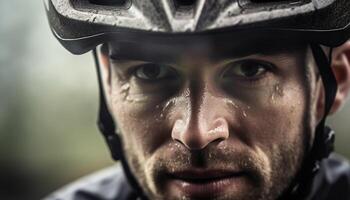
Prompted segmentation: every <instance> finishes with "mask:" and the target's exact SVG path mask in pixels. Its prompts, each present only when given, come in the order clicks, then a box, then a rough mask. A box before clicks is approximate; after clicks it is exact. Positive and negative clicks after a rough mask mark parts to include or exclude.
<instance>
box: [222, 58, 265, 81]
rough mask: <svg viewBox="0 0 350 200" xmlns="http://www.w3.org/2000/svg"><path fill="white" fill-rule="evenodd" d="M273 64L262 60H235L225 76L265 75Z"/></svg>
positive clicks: (251, 77) (249, 77) (247, 76)
mask: <svg viewBox="0 0 350 200" xmlns="http://www.w3.org/2000/svg"><path fill="white" fill-rule="evenodd" d="M270 68H271V65H270V64H268V63H265V62H262V61H255V60H244V61H238V62H233V63H230V64H229V65H228V69H227V70H226V71H225V72H224V75H223V77H232V76H236V77H240V78H248V79H254V78H258V77H260V76H262V75H264V74H265V73H266V72H267V71H268V70H269V69H270Z"/></svg>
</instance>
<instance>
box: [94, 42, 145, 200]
mask: <svg viewBox="0 0 350 200" xmlns="http://www.w3.org/2000/svg"><path fill="white" fill-rule="evenodd" d="M92 53H93V56H94V60H95V66H96V71H97V79H98V87H99V88H98V89H99V91H100V99H99V100H100V105H99V113H98V119H97V125H98V128H99V130H100V132H101V133H102V135H103V136H104V138H105V140H106V143H107V145H108V147H109V150H110V152H111V155H112V158H113V160H115V161H120V162H121V164H122V166H123V169H124V172H125V175H126V178H127V180H128V182H129V184H130V186H131V187H132V189H133V190H134V193H133V194H132V196H131V197H130V199H137V198H138V199H142V200H147V198H146V196H145V195H144V193H143V190H142V188H141V187H140V185H139V184H138V182H137V181H136V179H135V177H134V175H133V174H132V172H131V171H130V168H129V165H128V163H127V160H126V159H125V156H124V153H123V145H122V141H121V138H120V137H119V133H116V131H115V130H116V125H115V123H114V120H113V117H112V116H111V114H110V112H109V110H108V108H107V104H106V99H105V94H104V90H103V84H102V76H101V70H100V64H99V60H98V57H97V52H96V49H94V50H93V52H92Z"/></svg>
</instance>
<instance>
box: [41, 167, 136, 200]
mask: <svg viewBox="0 0 350 200" xmlns="http://www.w3.org/2000/svg"><path fill="white" fill-rule="evenodd" d="M130 194H131V187H130V186H129V184H128V182H127V180H126V178H125V176H124V172H123V169H122V167H121V166H120V165H115V166H112V167H109V168H106V169H103V170H101V171H99V172H96V173H94V174H91V175H88V176H86V177H83V178H81V179H79V180H77V181H75V182H73V183H71V184H69V185H67V186H65V187H63V188H62V189H60V190H58V191H56V192H54V193H53V194H51V195H50V196H48V197H46V198H44V199H43V200H77V199H79V200H112V199H113V200H114V199H120V200H123V199H128V198H127V197H128V196H129V195H130Z"/></svg>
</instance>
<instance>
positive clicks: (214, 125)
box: [172, 89, 229, 150]
mask: <svg viewBox="0 0 350 200" xmlns="http://www.w3.org/2000/svg"><path fill="white" fill-rule="evenodd" d="M194 93H195V94H194ZM187 96H188V101H189V102H188V105H190V106H188V107H187V109H182V110H181V111H180V112H181V115H180V116H181V117H179V118H178V119H176V121H175V122H174V125H173V128H172V139H173V140H175V141H178V142H180V143H182V144H183V145H184V146H185V147H187V148H188V149H190V150H200V149H204V148H205V147H207V146H208V145H209V144H211V143H214V142H218V141H222V140H226V139H227V138H228V137H229V124H228V122H227V120H226V118H225V116H224V113H225V109H224V106H223V104H222V102H220V98H217V97H214V96H213V95H212V94H211V93H210V92H209V91H208V90H206V89H204V90H203V91H202V92H192V91H190V95H187Z"/></svg>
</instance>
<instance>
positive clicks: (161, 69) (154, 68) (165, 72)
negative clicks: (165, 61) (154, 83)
mask: <svg viewBox="0 0 350 200" xmlns="http://www.w3.org/2000/svg"><path fill="white" fill-rule="evenodd" d="M135 76H136V77H137V78H139V79H143V80H160V79H166V78H172V77H174V76H176V72H175V70H174V69H173V68H172V67H169V66H166V65H158V64H153V63H148V64H143V65H141V66H139V67H138V68H137V69H136V71H135Z"/></svg>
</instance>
